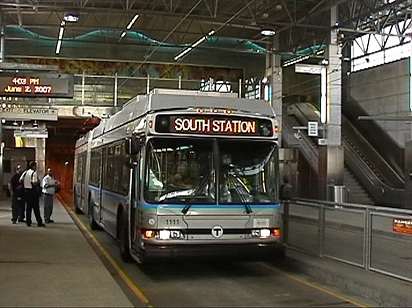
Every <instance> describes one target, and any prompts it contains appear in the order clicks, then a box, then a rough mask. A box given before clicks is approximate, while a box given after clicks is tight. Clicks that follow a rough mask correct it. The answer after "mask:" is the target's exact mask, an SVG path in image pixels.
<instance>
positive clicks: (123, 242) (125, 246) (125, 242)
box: [118, 212, 132, 263]
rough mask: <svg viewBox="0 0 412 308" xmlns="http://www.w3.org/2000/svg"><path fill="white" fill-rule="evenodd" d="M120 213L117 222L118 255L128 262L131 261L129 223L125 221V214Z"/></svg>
mask: <svg viewBox="0 0 412 308" xmlns="http://www.w3.org/2000/svg"><path fill="white" fill-rule="evenodd" d="M120 215H121V216H120V219H119V224H118V230H119V231H118V232H119V233H118V234H119V235H118V237H119V250H120V257H121V258H122V260H123V261H124V262H127V263H129V262H131V261H132V256H131V255H130V249H129V224H128V222H127V214H126V213H125V212H123V213H121V214H120Z"/></svg>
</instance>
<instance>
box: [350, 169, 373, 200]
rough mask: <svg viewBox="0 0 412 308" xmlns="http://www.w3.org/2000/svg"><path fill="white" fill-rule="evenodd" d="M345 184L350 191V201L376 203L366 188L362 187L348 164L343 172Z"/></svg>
mask: <svg viewBox="0 0 412 308" xmlns="http://www.w3.org/2000/svg"><path fill="white" fill-rule="evenodd" d="M343 184H344V185H345V186H346V188H347V191H348V200H347V202H348V203H356V204H363V205H375V202H374V201H373V199H372V198H371V197H370V196H369V194H368V193H367V192H366V190H365V189H363V188H362V186H361V184H360V182H359V181H358V180H357V179H356V177H355V175H354V174H353V173H352V171H350V170H349V169H348V167H346V166H345V169H344V173H343Z"/></svg>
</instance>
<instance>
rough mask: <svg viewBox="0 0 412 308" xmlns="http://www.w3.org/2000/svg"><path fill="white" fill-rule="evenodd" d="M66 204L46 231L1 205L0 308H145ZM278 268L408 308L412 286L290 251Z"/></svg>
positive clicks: (6, 202) (59, 202) (64, 196)
mask: <svg viewBox="0 0 412 308" xmlns="http://www.w3.org/2000/svg"><path fill="white" fill-rule="evenodd" d="M65 200H66V201H65ZM69 200H71V193H70V192H63V191H62V192H60V193H59V196H56V197H55V199H54V212H53V217H52V218H53V219H54V221H55V222H54V223H51V224H47V225H46V227H45V228H39V227H37V226H36V221H35V220H33V224H32V226H31V227H27V226H26V224H25V223H17V224H12V222H11V201H10V199H4V198H3V200H0V307H63V306H64V307H145V306H147V305H146V304H147V303H143V302H138V301H137V302H136V299H131V298H130V296H127V294H126V293H125V292H124V290H123V289H122V288H121V287H120V286H119V283H118V281H116V279H115V278H114V275H113V273H112V272H111V271H109V269H108V268H107V267H106V266H105V265H104V264H103V262H102V260H101V259H100V258H99V256H98V255H97V253H96V251H95V250H94V248H93V247H92V245H91V244H90V243H89V242H88V240H87V239H86V237H85V236H84V235H83V233H82V232H81V230H80V229H79V227H78V225H77V224H76V223H75V221H74V220H73V218H72V215H73V214H72V213H71V210H70V208H69V207H68V206H67V205H66V204H68V203H70V202H71V201H69ZM41 212H42V207H41ZM33 218H34V217H33ZM282 267H283V268H284V269H285V270H286V271H287V272H289V273H292V274H291V275H293V273H296V276H300V275H302V274H304V275H306V276H308V277H312V279H313V281H316V282H319V283H322V284H323V285H326V286H330V287H331V289H332V290H335V291H337V292H345V293H347V294H352V295H353V296H354V297H355V298H357V299H358V300H359V301H360V302H364V303H368V304H367V305H366V306H370V307H375V306H376V307H377V306H382V307H412V283H408V282H405V281H402V280H399V279H396V278H391V277H387V276H384V275H381V274H378V273H374V272H369V271H366V270H364V269H361V268H357V267H354V266H351V265H347V264H343V263H340V262H337V261H332V260H328V259H322V258H318V257H315V256H310V255H307V254H304V253H301V252H298V251H293V250H290V249H288V251H287V257H286V258H285V260H284V263H283V264H282ZM411 269H412V264H411ZM362 299H364V300H362Z"/></svg>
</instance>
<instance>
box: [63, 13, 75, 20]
mask: <svg viewBox="0 0 412 308" xmlns="http://www.w3.org/2000/svg"><path fill="white" fill-rule="evenodd" d="M63 20H64V21H67V22H78V21H79V14H78V13H75V12H66V13H64V16H63Z"/></svg>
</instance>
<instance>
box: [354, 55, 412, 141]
mask: <svg viewBox="0 0 412 308" xmlns="http://www.w3.org/2000/svg"><path fill="white" fill-rule="evenodd" d="M408 62H409V60H408V59H403V60H400V61H397V62H393V63H389V64H385V65H381V66H378V67H374V68H370V69H366V70H363V71H359V72H356V73H353V74H351V75H350V77H349V81H348V96H349V97H351V99H353V100H355V101H357V102H358V103H359V104H360V105H361V106H362V107H363V108H364V109H365V111H366V112H367V113H368V114H369V115H371V116H397V117H399V116H410V115H411V112H410V111H409V109H408V108H409V95H410V86H409V82H410V72H409V63H408ZM377 124H378V125H379V126H381V127H382V128H383V129H384V130H385V131H387V132H388V133H389V135H390V136H391V137H392V138H393V139H394V140H395V141H396V142H397V143H398V144H399V145H400V146H401V147H403V148H404V147H405V143H406V142H407V141H408V140H411V139H412V136H411V131H412V128H411V124H410V123H407V122H405V121H377Z"/></svg>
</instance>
